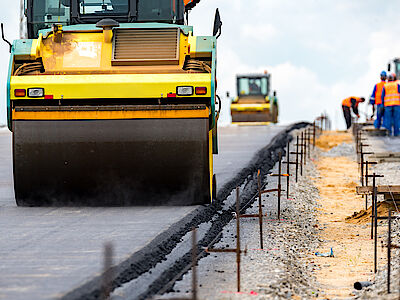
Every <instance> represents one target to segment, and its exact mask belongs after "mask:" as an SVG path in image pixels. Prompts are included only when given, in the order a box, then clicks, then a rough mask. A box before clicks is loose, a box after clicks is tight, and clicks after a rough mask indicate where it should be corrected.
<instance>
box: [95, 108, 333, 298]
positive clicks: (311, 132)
mask: <svg viewBox="0 0 400 300" xmlns="http://www.w3.org/2000/svg"><path fill="white" fill-rule="evenodd" d="M317 120H318V119H317ZM319 120H320V126H317V121H314V123H313V127H312V128H311V129H310V128H306V129H305V131H302V132H301V140H300V141H299V135H297V137H296V151H295V152H291V151H290V141H288V142H287V149H286V162H282V152H279V159H278V174H270V175H271V176H278V187H277V188H275V189H269V190H262V189H261V175H260V170H258V172H257V185H258V206H259V209H258V214H251V215H250V214H248V215H246V214H243V215H241V214H240V194H239V187H236V214H235V215H236V248H233V249H229V248H224V249H217V248H206V252H219V253H221V252H222V253H223V252H227V253H236V268H237V291H238V292H240V263H241V254H242V253H244V254H246V253H247V249H245V250H241V245H240V218H253V217H257V218H259V228H260V229H259V230H260V248H261V249H263V248H264V245H263V229H262V222H263V220H262V218H263V211H262V201H261V197H262V194H265V193H270V192H277V193H278V212H277V215H278V218H277V220H278V221H280V206H281V193H282V191H283V190H282V182H281V179H282V177H286V196H287V198H289V194H290V192H289V188H290V176H291V174H290V165H295V166H296V168H295V172H296V177H295V179H296V182H297V181H298V171H299V166H300V174H301V175H303V164H304V165H305V164H306V163H307V161H306V158H307V152H308V157H309V158H311V154H310V152H311V142H310V139H311V137H312V145H313V147H314V148H315V144H316V136H317V131H319V132H320V133H321V132H322V131H323V128H327V126H328V125H327V124H328V122H329V120H328V118H327V117H326V116H324V115H321V117H320V118H319ZM290 154H295V155H296V159H295V161H293V162H292V161H290ZM299 157H300V159H299ZM282 163H286V164H287V167H286V173H284V174H283V173H282ZM112 257H113V246H112V244H111V243H106V244H105V246H104V271H103V276H102V283H101V290H100V299H102V300H108V299H110V295H111V291H112V285H113V278H114V274H113V268H112ZM196 263H197V237H196V228H193V230H192V298H191V299H193V300H197V271H196ZM175 299H178V298H175Z"/></svg>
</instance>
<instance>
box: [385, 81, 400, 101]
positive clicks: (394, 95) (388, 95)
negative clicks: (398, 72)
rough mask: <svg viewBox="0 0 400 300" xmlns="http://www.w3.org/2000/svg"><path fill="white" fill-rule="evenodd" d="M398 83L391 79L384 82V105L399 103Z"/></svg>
mask: <svg viewBox="0 0 400 300" xmlns="http://www.w3.org/2000/svg"><path fill="white" fill-rule="evenodd" d="M398 89H399V83H398V82H397V81H391V82H388V83H386V84H385V98H384V103H383V104H384V105H385V106H394V105H400V93H399V90H398Z"/></svg>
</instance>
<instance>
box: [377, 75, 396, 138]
mask: <svg viewBox="0 0 400 300" xmlns="http://www.w3.org/2000/svg"><path fill="white" fill-rule="evenodd" d="M381 99H382V102H383V105H384V107H385V115H384V117H383V127H385V128H386V129H387V130H388V131H389V135H392V133H393V135H394V136H398V135H399V133H400V132H399V126H400V84H399V82H398V81H396V74H394V73H391V74H389V76H388V82H387V83H386V84H385V85H384V87H383V89H382V96H381Z"/></svg>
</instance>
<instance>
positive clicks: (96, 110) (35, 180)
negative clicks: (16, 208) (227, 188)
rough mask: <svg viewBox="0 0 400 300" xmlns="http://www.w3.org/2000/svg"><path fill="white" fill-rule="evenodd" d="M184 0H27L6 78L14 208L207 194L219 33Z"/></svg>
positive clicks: (162, 200)
mask: <svg viewBox="0 0 400 300" xmlns="http://www.w3.org/2000/svg"><path fill="white" fill-rule="evenodd" d="M53 2H54V3H55V2H57V3H56V4H57V5H55V4H54V3H53ZM186 2H187V1H185V2H183V0H182V1H172V0H171V3H169V2H168V1H164V2H163V5H162V6H158V5H159V1H155V0H154V1H151V0H150V1H148V0H147V1H144V0H143V1H141V0H139V1H129V0H109V1H95V0H93V1H84V2H83V1H78V0H75V1H72V0H71V1H69V0H65V1H64V0H63V1H61V2H60V5H59V1H35V0H28V1H27V20H28V28H27V30H28V34H29V36H28V39H24V40H17V41H14V43H13V46H12V53H11V61H10V69H9V80H8V86H7V87H8V102H7V104H8V125H9V128H10V130H12V133H13V163H14V188H15V196H16V201H17V204H18V205H24V206H25V205H28V206H43V205H46V206H47V205H84V206H99V205H114V206H115V205H116V206H120V205H193V204H207V203H210V202H211V201H212V198H213V195H214V197H215V190H216V187H215V178H214V176H213V166H212V156H213V153H214V154H216V153H217V151H218V148H217V135H216V134H215V133H216V126H217V124H216V112H215V65H216V38H215V37H214V36H205V37H196V36H194V35H193V28H192V27H191V26H187V25H186V24H185V23H184V13H185V12H187V9H188V8H192V7H193V6H194V4H195V3H194V2H192V1H189V3H186ZM197 2H198V1H197ZM197 2H196V3H197ZM185 5H188V6H185ZM55 20H57V22H55ZM213 182H214V183H213Z"/></svg>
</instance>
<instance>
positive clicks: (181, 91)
mask: <svg viewBox="0 0 400 300" xmlns="http://www.w3.org/2000/svg"><path fill="white" fill-rule="evenodd" d="M176 94H177V95H178V96H192V95H193V87H192V86H177V87H176Z"/></svg>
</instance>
